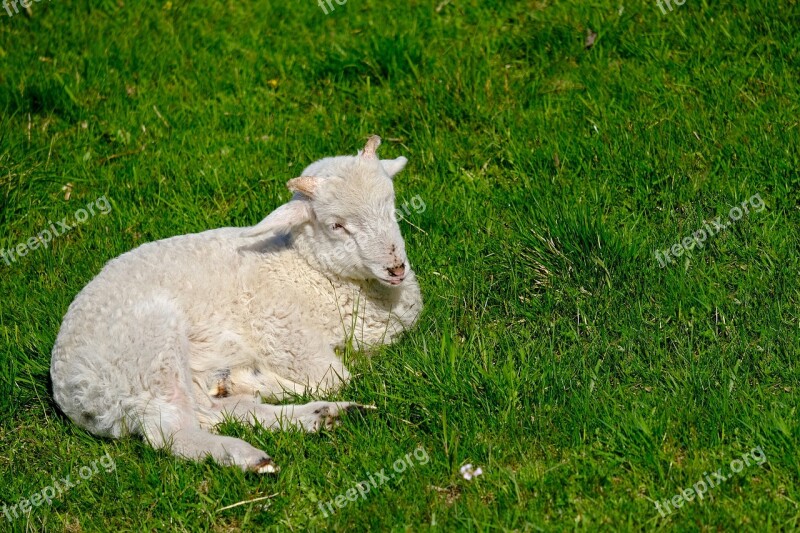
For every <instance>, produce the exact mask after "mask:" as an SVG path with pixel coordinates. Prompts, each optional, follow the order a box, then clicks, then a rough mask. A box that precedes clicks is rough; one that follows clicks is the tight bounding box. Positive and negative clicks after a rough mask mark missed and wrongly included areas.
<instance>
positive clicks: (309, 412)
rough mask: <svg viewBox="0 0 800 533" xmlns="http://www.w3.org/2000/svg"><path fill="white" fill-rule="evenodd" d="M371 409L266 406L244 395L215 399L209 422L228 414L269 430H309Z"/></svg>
mask: <svg viewBox="0 0 800 533" xmlns="http://www.w3.org/2000/svg"><path fill="white" fill-rule="evenodd" d="M372 409H375V406H372V405H360V404H357V403H353V402H311V403H307V404H301V405H269V404H260V403H257V402H255V401H253V400H252V399H251V398H248V397H230V398H222V399H218V400H216V401H215V402H214V406H213V407H212V409H211V410H212V412H214V413H215V415H216V420H214V421H213V422H215V423H219V422H222V421H223V420H224V419H225V417H232V418H235V419H237V420H239V421H241V422H245V423H250V424H252V423H253V422H255V421H257V422H258V423H259V424H261V425H262V426H264V427H265V428H267V429H272V430H279V429H285V428H286V427H287V426H288V427H296V428H297V429H301V430H304V431H309V432H313V431H319V430H320V429H322V428H326V429H332V428H334V427H336V426H338V425H339V424H340V423H341V420H340V417H341V416H342V415H343V414H345V413H348V412H352V411H362V412H363V411H367V410H372Z"/></svg>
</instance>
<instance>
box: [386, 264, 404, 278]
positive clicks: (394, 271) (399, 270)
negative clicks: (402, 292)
mask: <svg viewBox="0 0 800 533" xmlns="http://www.w3.org/2000/svg"><path fill="white" fill-rule="evenodd" d="M386 271H387V272H389V274H391V275H392V276H394V277H395V278H401V277H403V274H405V273H406V266H405V265H400V266H397V267H394V268H387V269H386Z"/></svg>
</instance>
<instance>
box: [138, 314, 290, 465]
mask: <svg viewBox="0 0 800 533" xmlns="http://www.w3.org/2000/svg"><path fill="white" fill-rule="evenodd" d="M132 314H133V315H134V318H136V319H137V320H136V323H137V324H138V326H139V329H140V331H142V332H147V333H146V334H145V335H141V336H138V337H137V338H136V342H134V343H132V344H131V345H129V347H134V348H135V351H136V354H131V355H132V356H133V357H134V360H138V361H139V363H140V365H139V367H138V368H137V371H138V372H139V373H140V375H139V376H138V379H139V380H140V385H141V392H140V394H138V395H137V397H136V398H135V400H134V401H133V402H132V404H131V405H129V406H128V409H127V411H128V414H129V418H130V420H131V422H133V423H134V427H135V428H136V430H135V432H136V433H139V434H141V435H142V436H143V437H144V438H145V439H146V440H147V441H148V442H149V443H150V444H151V445H152V446H153V447H155V448H165V449H169V450H170V451H171V452H172V453H173V454H174V455H176V456H179V457H183V458H186V459H193V460H202V459H203V458H205V457H207V456H210V457H212V458H213V459H214V460H215V461H216V462H217V463H220V464H222V465H227V466H238V467H240V468H241V469H242V470H252V471H255V472H258V473H271V472H276V471H277V470H278V468H277V467H276V466H275V465H274V463H273V462H272V459H271V458H270V457H269V455H267V454H266V453H264V452H263V451H261V450H259V449H258V448H255V447H253V446H251V445H250V444H248V443H247V442H245V441H243V440H240V439H236V438H233V437H225V436H221V435H214V434H212V433H210V432H209V431H207V430H205V429H203V428H201V427H200V419H199V417H198V414H197V413H198V410H201V409H198V405H197V403H196V402H195V400H194V399H193V398H192V395H191V393H190V391H191V380H190V369H189V342H188V336H187V334H186V331H187V328H186V327H185V323H184V321H183V319H182V314H181V313H180V310H179V309H177V308H176V307H175V306H174V305H173V304H172V303H171V302H169V301H165V300H153V301H150V302H147V305H142V306H137V307H136V308H135V309H134V310H133V312H132ZM142 354H145V355H142ZM137 356H138V357H137Z"/></svg>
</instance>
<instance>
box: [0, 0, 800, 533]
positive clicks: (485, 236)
mask: <svg viewBox="0 0 800 533" xmlns="http://www.w3.org/2000/svg"><path fill="white" fill-rule="evenodd" d="M333 5H334V7H335V10H334V11H333V12H331V13H330V14H329V15H327V16H326V15H325V14H324V13H323V11H322V10H321V9H320V8H319V7H318V6H317V5H316V4H315V3H314V2H313V1H312V0H308V1H303V2H267V1H264V0H258V1H257V2H254V3H251V2H179V1H175V2H163V3H162V2H153V1H149V0H143V1H141V2H114V1H102V2H88V1H83V0H81V1H78V0H53V1H51V2H47V3H45V2H42V3H33V4H32V7H31V13H32V15H31V16H28V15H25V14H23V13H19V14H16V15H14V16H13V17H8V16H5V12H4V11H3V10H0V18H2V21H0V110H1V111H0V112H1V113H2V114H1V115H0V206H2V209H0V248H3V249H8V248H12V247H15V246H16V245H17V244H18V243H23V242H26V241H27V240H28V239H29V238H30V237H33V236H35V235H37V234H38V233H39V232H41V231H42V230H44V229H46V228H48V227H49V224H50V223H51V222H53V223H55V222H56V221H57V220H62V218H63V217H68V220H74V218H75V214H76V211H77V210H78V209H79V208H83V207H85V206H86V205H87V204H89V203H90V202H93V201H95V200H96V199H97V198H99V197H102V196H105V197H106V198H107V199H108V201H109V202H110V205H111V207H112V209H111V211H110V212H109V213H108V214H107V215H103V214H96V215H95V216H93V217H89V218H88V219H87V220H86V221H85V222H84V223H83V224H79V225H77V226H76V227H75V228H73V229H71V230H70V231H68V232H66V233H64V234H63V235H61V236H59V237H58V238H55V239H54V240H53V242H52V243H51V245H50V246H49V247H47V248H46V249H37V250H32V251H30V252H29V253H28V254H27V255H26V256H25V257H19V258H18V260H17V261H16V262H14V263H12V264H11V265H6V264H5V262H2V260H0V294H2V295H3V299H2V304H1V305H0V409H2V413H3V416H2V418H1V419H0V505H2V504H5V505H12V504H16V503H18V502H19V501H20V500H21V499H23V498H28V497H30V496H31V495H33V494H35V493H37V492H41V491H42V490H43V489H44V488H45V487H47V486H51V485H53V483H54V478H55V479H56V480H57V479H59V478H63V477H65V476H67V475H72V476H73V479H76V478H77V476H78V475H79V473H80V472H81V468H82V467H84V466H87V465H90V464H91V462H92V461H97V460H99V459H100V458H101V457H103V456H104V454H106V453H108V454H109V456H110V457H112V458H113V460H114V461H115V465H116V469H115V470H114V471H113V472H111V473H107V472H106V471H105V470H102V469H101V470H99V472H97V473H93V474H92V475H91V477H90V479H88V480H85V481H83V482H82V483H81V484H80V485H78V486H77V487H75V488H72V489H71V490H69V491H66V492H64V493H63V494H61V495H59V496H58V497H56V498H55V499H53V501H52V504H49V505H48V504H43V505H41V506H39V507H36V508H34V509H33V510H32V511H31V512H30V514H27V515H25V516H23V517H20V518H18V519H16V520H14V521H2V522H0V524H2V525H0V529H3V530H5V529H9V530H13V531H39V530H46V531H110V530H118V531H144V530H150V531H156V530H159V531H160V530H175V531H239V530H241V531H261V530H265V529H276V530H305V529H310V530H325V529H335V530H350V529H353V530H410V531H418V530H443V531H456V530H472V531H490V530H491V531H493V530H518V531H534V530H544V531H560V530H566V529H584V528H585V529H590V530H613V531H618V530H623V531H624V530H640V529H648V530H650V529H654V530H661V529H664V530H675V531H686V530H717V529H719V530H733V529H737V530H749V531H765V530H778V529H793V528H797V527H800V509H798V505H800V504H799V503H798V502H800V489H799V488H798V487H800V483H798V481H799V478H800V460H799V459H798V457H800V450H798V441H799V440H800V413H798V406H799V405H800V397H799V396H798V392H799V391H798V383H800V366H799V365H798V357H797V356H798V355H799V354H800V282H799V281H798V272H800V237H798V235H800V232H798V228H800V210H799V209H798V205H800V192H799V191H800V176H799V175H798V168H800V153H798V148H799V147H800V122H798V116H800V104H799V103H798V102H800V86H799V85H798V77H797V73H798V71H800V34H798V32H797V28H798V26H800V4H798V2H797V1H796V0H785V1H783V2H769V1H767V0H721V1H719V2H708V1H705V0H687V1H686V2H685V4H684V5H683V6H677V5H674V3H673V7H674V10H673V11H672V12H668V13H667V14H666V15H664V14H662V13H661V11H660V10H659V9H658V7H657V6H656V5H655V3H654V2H650V1H648V2H628V1H621V0H614V1H609V0H598V1H596V2H591V3H589V2H580V1H561V2H549V1H524V2H511V1H506V2H504V1H485V2H478V1H477V0H452V1H450V2H447V1H444V2H441V3H439V2H438V1H437V2H418V1H414V2H378V1H377V0H349V1H348V2H346V3H345V4H344V5H338V4H336V3H334V4H333ZM589 30H591V31H593V32H596V33H597V34H598V36H597V39H596V42H595V44H594V46H593V47H591V48H590V49H586V48H585V39H586V35H587V31H589ZM375 133H377V134H380V135H382V136H383V137H384V140H385V143H384V146H383V147H382V155H383V156H384V157H396V156H398V155H406V156H407V157H409V159H410V164H409V167H408V168H407V170H406V171H405V172H404V174H403V175H402V178H398V181H397V184H396V187H397V196H398V200H399V201H400V202H403V201H410V199H412V198H413V197H415V196H417V195H419V197H420V198H422V199H423V200H424V201H425V205H426V209H425V210H424V212H416V211H413V212H412V213H411V215H410V216H409V220H410V222H412V223H413V226H412V225H410V224H404V225H403V231H404V234H405V237H406V243H407V248H408V250H409V254H410V257H411V260H412V263H413V265H414V267H415V269H416V271H417V272H418V275H419V278H420V280H421V285H422V288H423V294H424V297H425V301H426V309H425V311H424V313H423V316H422V318H421V320H420V323H419V325H418V327H417V328H416V329H415V330H413V331H411V332H410V333H408V334H407V335H406V336H405V337H404V338H403V340H402V341H400V342H398V343H397V344H394V345H392V346H389V347H386V348H385V349H382V350H381V351H380V352H378V353H375V354H372V356H371V357H366V356H365V355H364V354H358V353H356V354H351V355H352V357H351V359H352V361H351V362H350V366H351V368H352V370H353V371H354V373H355V374H356V378H355V379H354V380H353V381H352V382H351V383H350V384H349V385H348V386H347V388H346V389H344V390H343V391H342V392H341V394H340V395H339V398H342V399H348V400H355V401H359V402H362V403H374V404H376V405H377V406H378V407H379V411H378V412H377V413H376V414H374V415H370V416H355V417H351V418H349V419H348V420H347V421H346V422H345V424H344V425H343V426H342V427H341V428H339V429H337V430H335V431H332V432H325V433H322V434H314V435H305V434H299V433H271V432H266V431H262V430H258V429H252V428H245V427H242V426H240V425H236V424H225V425H224V426H223V427H222V428H221V431H222V432H224V433H225V434H228V435H235V436H240V437H242V438H245V439H246V440H248V441H250V442H251V443H253V444H255V445H257V446H259V447H261V448H262V449H264V450H267V451H268V452H269V453H271V454H272V455H273V457H275V458H276V461H277V462H278V463H279V464H280V465H281V466H282V467H283V470H282V472H281V473H280V474H279V475H278V476H274V477H257V476H255V475H251V474H244V473H241V472H239V471H236V470H233V469H226V468H221V467H217V466H215V465H214V464H212V463H210V462H205V463H202V464H194V463H188V462H182V461H178V460H175V459H173V458H172V457H170V456H168V455H166V454H164V453H161V452H156V451H153V450H151V449H149V448H147V447H146V446H145V445H144V444H143V443H142V442H140V441H138V440H135V439H128V440H121V441H105V440H101V439H98V438H95V437H93V436H91V435H89V434H87V433H86V432H84V431H82V430H80V429H78V428H77V427H76V426H74V425H72V424H71V423H70V422H69V421H68V420H67V419H65V418H64V417H63V416H62V415H61V414H60V413H59V412H58V411H57V409H56V407H55V405H54V403H53V401H52V398H51V393H50V385H49V377H48V370H49V360H50V355H49V354H50V350H51V348H52V345H53V342H54V339H55V336H56V334H57V332H58V328H59V324H60V320H61V317H62V316H63V314H64V312H65V311H66V309H67V306H68V305H69V303H70V301H71V300H72V299H73V297H74V296H75V295H76V294H77V292H78V291H79V290H80V289H81V288H82V287H83V286H84V285H85V284H86V283H87V282H88V281H89V280H90V279H92V277H93V276H94V275H95V274H96V273H97V272H98V271H99V270H100V269H101V268H102V266H103V264H104V263H105V262H106V261H108V260H110V259H112V258H113V257H115V256H117V255H119V254H121V253H123V252H125V251H127V250H130V249H132V248H134V247H136V246H137V245H139V244H142V243H144V242H148V241H152V240H156V239H160V238H164V237H167V236H172V235H178V234H184V233H191V232H197V231H202V230H205V229H209V228H215V227H221V226H231V225H239V226H244V225H250V224H253V223H255V222H256V221H258V220H260V219H261V218H262V217H263V216H264V215H266V214H267V213H268V212H270V211H271V210H272V209H273V208H275V207H276V206H277V205H279V204H280V203H281V202H283V201H286V200H287V199H288V197H289V193H288V191H286V189H285V187H284V183H285V182H286V181H287V180H288V179H290V178H292V177H295V176H296V175H297V173H298V172H299V171H300V170H301V169H302V168H303V167H304V166H305V165H306V164H308V163H309V162H311V161H314V160H316V159H319V158H321V157H323V156H328V155H334V154H342V153H354V151H355V150H356V149H357V148H358V147H359V146H361V144H362V143H363V141H364V139H366V137H367V136H368V135H369V134H375ZM68 184H69V185H68ZM65 187H66V189H65ZM756 194H758V195H760V198H762V199H763V201H764V205H765V207H764V209H763V210H761V211H760V212H755V211H753V210H751V212H750V213H748V214H747V215H745V216H743V217H742V218H741V220H739V221H738V222H736V223H735V224H733V225H731V227H730V228H728V230H726V231H724V232H722V233H720V234H719V235H716V236H714V237H712V238H709V239H708V240H707V241H706V243H705V245H704V246H703V248H702V249H697V248H695V249H694V250H692V251H691V252H690V253H687V254H683V255H682V256H681V257H679V258H678V259H677V261H676V263H675V264H671V265H668V266H666V267H664V268H662V267H660V265H659V263H658V261H657V260H656V257H655V255H654V252H655V250H657V249H659V250H664V249H667V248H669V247H671V246H673V245H674V244H675V243H677V242H678V241H679V240H680V239H682V238H683V237H685V236H687V235H691V234H692V233H693V232H695V231H697V230H698V229H700V228H702V227H703V225H704V221H711V220H713V219H714V218H715V217H717V216H721V217H722V218H723V220H724V219H726V218H727V214H728V212H729V209H730V208H731V207H733V206H736V205H739V204H741V202H743V201H747V200H748V199H750V198H751V197H753V196H754V195H756ZM78 216H80V215H78ZM758 446H760V447H761V449H762V450H763V452H764V454H765V456H766V458H767V460H766V461H765V462H764V463H763V464H761V465H755V464H753V465H751V466H747V467H745V468H744V469H743V470H742V471H741V472H740V473H739V474H737V475H735V476H733V477H732V478H731V479H730V480H728V481H727V482H725V483H724V484H722V485H720V486H718V487H714V488H709V489H708V493H707V494H706V497H705V498H704V499H703V500H702V501H697V500H696V499H695V501H692V502H688V503H686V504H684V505H683V506H682V507H681V508H680V509H678V510H676V511H674V512H672V513H671V514H667V516H664V517H662V516H661V514H660V513H659V512H658V511H657V510H656V508H655V506H654V502H655V501H664V500H666V499H671V498H673V496H675V495H676V494H678V493H680V492H681V491H682V490H683V489H684V488H687V487H691V486H692V485H694V484H695V483H696V482H697V481H698V480H701V479H704V476H705V475H706V473H707V472H709V473H710V472H713V471H717V470H718V469H723V471H724V472H728V471H729V464H730V462H731V461H732V460H734V459H736V458H738V457H740V456H741V455H742V454H743V453H748V452H750V451H751V450H753V449H754V448H756V447H758ZM419 447H421V449H423V450H424V451H425V454H426V456H427V457H428V458H429V460H428V461H427V462H425V464H422V461H419V460H417V459H415V458H414V456H413V452H414V450H416V449H418V448H419ZM409 453H411V454H412V455H411V458H410V462H411V464H412V466H410V467H408V468H407V470H406V471H405V472H404V473H403V474H402V476H401V475H399V474H398V475H396V477H395V478H394V479H392V480H391V481H388V482H385V483H384V484H382V485H381V486H380V487H377V488H375V489H374V490H372V491H371V492H370V493H369V494H368V495H367V496H366V497H365V498H363V499H361V498H359V499H358V500H357V501H355V502H349V503H348V504H347V505H346V506H344V507H343V508H341V509H337V510H336V512H335V513H333V514H330V515H329V516H325V514H323V513H322V511H321V510H320V507H319V504H320V502H327V501H330V500H334V501H335V498H336V497H337V495H340V494H346V492H347V490H348V489H351V488H353V487H355V485H356V484H357V483H358V482H360V481H362V480H365V479H367V478H368V476H369V475H370V474H375V473H377V472H379V471H381V469H385V471H386V472H389V473H392V472H394V470H393V465H394V464H395V461H396V460H398V459H401V458H403V457H404V456H406V454H409ZM466 463H472V464H473V465H475V466H480V467H482V469H483V471H484V474H483V475H482V476H481V477H478V478H476V479H473V480H471V481H468V480H465V479H464V478H463V477H462V476H461V475H460V473H459V468H460V467H461V466H462V465H464V464H466ZM271 495H274V496H273V497H272V498H270V499H265V500H261V501H258V502H253V503H248V504H244V505H239V506H237V507H233V508H228V509H223V508H224V507H226V506H229V505H232V504H235V503H237V502H241V501H244V500H249V499H253V498H257V497H261V496H271ZM0 519H2V517H1V516H0Z"/></svg>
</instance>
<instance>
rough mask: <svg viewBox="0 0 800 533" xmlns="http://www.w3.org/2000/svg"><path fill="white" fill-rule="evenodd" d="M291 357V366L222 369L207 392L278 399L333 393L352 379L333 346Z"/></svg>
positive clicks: (271, 400)
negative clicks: (277, 368)
mask: <svg viewBox="0 0 800 533" xmlns="http://www.w3.org/2000/svg"><path fill="white" fill-rule="evenodd" d="M291 360H292V366H291V369H284V370H282V371H278V370H273V369H271V368H269V366H268V364H269V363H268V362H264V363H257V364H256V365H254V366H252V367H239V368H234V369H220V370H219V371H217V372H216V373H215V376H214V379H213V380H212V384H211V388H210V390H208V391H207V392H208V394H209V396H212V397H214V398H225V397H228V396H250V397H251V398H258V397H261V398H263V399H264V400H266V401H270V402H277V401H282V400H284V399H286V398H287V397H288V396H289V395H302V394H306V393H309V394H314V395H323V396H324V395H327V394H331V393H333V392H336V391H337V390H339V389H340V388H341V387H342V386H343V385H344V384H345V383H346V382H347V381H348V380H349V379H350V372H348V370H347V368H345V366H344V364H343V363H342V361H341V360H340V359H339V357H338V356H337V355H336V353H335V352H334V351H333V349H332V348H330V347H329V346H327V347H326V346H322V345H321V344H320V345H319V348H318V349H317V350H315V351H314V352H313V353H311V354H309V355H301V356H293V357H291ZM279 372H280V373H279Z"/></svg>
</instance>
